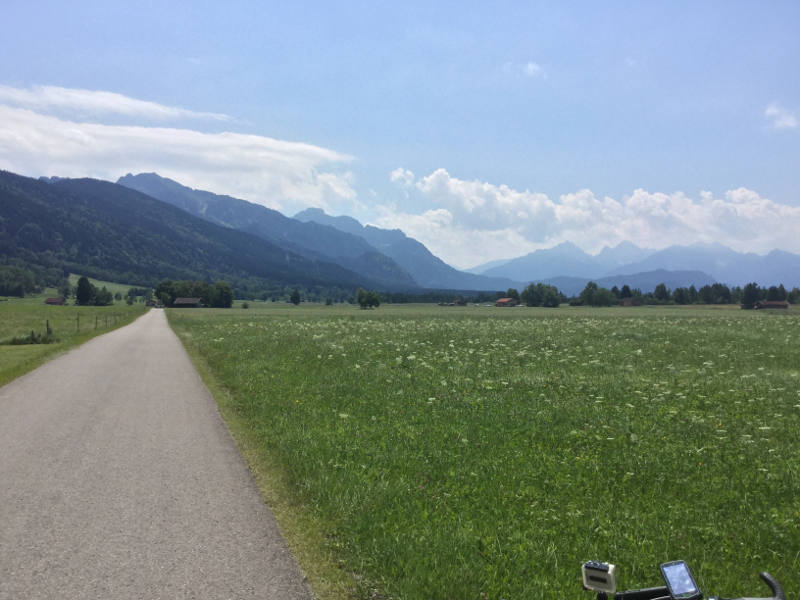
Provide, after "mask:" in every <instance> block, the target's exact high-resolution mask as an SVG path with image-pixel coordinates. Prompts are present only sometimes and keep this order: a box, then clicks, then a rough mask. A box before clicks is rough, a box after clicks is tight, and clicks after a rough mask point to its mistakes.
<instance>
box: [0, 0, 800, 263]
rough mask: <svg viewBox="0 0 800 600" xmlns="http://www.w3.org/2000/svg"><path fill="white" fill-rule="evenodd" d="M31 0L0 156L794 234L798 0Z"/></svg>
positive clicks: (359, 212)
mask: <svg viewBox="0 0 800 600" xmlns="http://www.w3.org/2000/svg"><path fill="white" fill-rule="evenodd" d="M565 4H566V3H557V2H551V3H543V2H492V3H486V2H475V3H469V2H457V3H456V2H452V3H451V2H436V3H430V2H426V3H417V2H402V3H400V2H394V3H381V2H363V3H361V2H347V3H344V2H343V3H333V2H324V3H312V2H307V3H261V2H227V3H218V2H214V3H212V2H208V3H202V2H191V3H190V2H166V3H165V2H152V3H147V2H111V1H104V2H79V3H68V4H67V3H62V2H30V1H28V2H17V1H15V0H10V1H9V0H6V2H4V7H3V22H4V27H3V36H2V37H0V168H5V169H9V170H13V171H16V172H19V173H23V174H26V175H36V176H38V175H63V176H94V177H101V178H104V179H116V177H118V176H120V175H123V174H125V173H127V172H139V171H158V172H159V173H161V174H163V175H166V176H170V177H173V178H175V179H177V180H178V181H181V182H182V183H185V184H187V185H191V186H193V187H200V188H203V189H209V190H211V191H216V192H219V193H228V194H232V195H235V196H238V197H242V198H245V199H247V200H251V201H254V202H259V203H262V204H265V205H267V206H271V207H274V208H278V209H280V210H282V211H284V212H285V213H287V214H290V215H291V214H294V213H295V212H296V211H298V210H300V209H302V208H304V207H307V206H322V207H323V208H325V209H326V210H328V211H329V212H331V213H334V214H351V215H353V216H355V217H357V218H359V219H361V220H362V221H365V222H371V223H375V224H378V225H381V226H384V227H400V228H402V229H403V230H404V231H406V232H407V233H409V235H413V236H414V237H416V238H418V239H420V240H421V241H423V242H424V243H426V245H428V246H429V247H430V248H431V249H432V250H433V251H434V252H435V253H437V254H438V255H439V256H441V257H442V258H444V259H445V260H447V261H448V262H450V263H452V264H455V265H457V266H462V267H466V266H471V265H473V264H477V263H480V262H484V261H487V260H491V259H496V258H503V257H511V256H515V255H520V254H524V253H525V252H529V251H531V250H533V249H536V248H540V247H550V246H552V245H555V244H557V243H559V242H562V241H566V240H569V241H573V242H575V243H577V244H578V245H580V246H582V247H583V248H584V249H586V250H588V251H593V252H594V251H597V250H599V249H600V248H601V247H602V246H603V245H605V244H610V245H613V244H616V243H618V242H619V241H622V240H623V239H630V240H631V241H634V242H635V243H638V244H639V245H643V246H648V247H664V246H667V245H670V244H671V243H694V242H713V241H719V242H721V243H725V244H727V245H731V246H733V247H737V248H738V249H752V250H754V251H757V252H767V251H769V250H771V249H772V248H775V247H779V248H783V249H786V250H791V251H795V252H800V193H798V190H800V123H799V121H800V77H798V74H800V36H798V34H797V32H798V31H800V3H797V2H750V3H742V2H703V3H698V2H666V1H665V2H604V3H596V2H585V3H580V2H575V3H570V4H569V5H568V6H565Z"/></svg>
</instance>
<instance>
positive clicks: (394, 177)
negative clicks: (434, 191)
mask: <svg viewBox="0 0 800 600" xmlns="http://www.w3.org/2000/svg"><path fill="white" fill-rule="evenodd" d="M389 180H390V181H392V182H393V183H399V184H400V185H402V186H403V187H410V186H412V185H413V184H414V173H412V172H411V171H409V170H408V169H403V168H401V167H398V168H397V169H395V170H394V171H392V172H391V173H389Z"/></svg>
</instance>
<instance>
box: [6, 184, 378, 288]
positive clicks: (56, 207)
mask: <svg viewBox="0 0 800 600" xmlns="http://www.w3.org/2000/svg"><path fill="white" fill-rule="evenodd" d="M0 257H2V258H0V260H1V261H2V262H3V264H4V265H6V266H9V265H15V266H18V267H23V268H29V269H30V270H31V271H32V272H34V273H37V274H38V273H44V274H48V273H49V274H50V275H55V276H63V274H65V273H67V272H76V273H81V274H86V275H89V276H93V277H97V278H102V279H107V280H110V281H123V282H126V283H131V284H140V285H154V284H155V283H156V282H157V281H158V280H160V279H163V278H169V279H198V280H205V281H216V280H218V279H224V280H227V281H229V282H230V283H231V285H232V286H233V287H234V289H235V290H237V292H239V293H243V292H244V293H247V294H252V293H254V292H256V291H262V292H268V293H273V292H277V291H283V290H284V289H285V288H286V287H287V286H301V287H303V288H306V289H327V290H333V291H336V290H338V291H339V292H340V293H345V292H348V293H349V292H350V291H352V290H354V289H356V288H357V287H358V286H372V285H373V283H374V282H372V281H370V280H368V279H365V278H364V277H360V276H358V275H356V274H355V273H353V272H352V271H349V270H347V269H344V268H342V267H340V266H338V265H335V264H331V263H328V262H323V261H315V260H310V259H308V258H305V257H302V256H299V255H297V254H294V253H291V252H288V251H286V250H284V249H281V248H279V247H277V246H276V245H274V244H271V243H270V242H267V241H265V240H263V239H261V238H258V237H256V236H254V235H250V234H247V233H243V232H240V231H236V230H233V229H228V228H225V227H220V226H218V225H214V224H212V223H209V222H207V221H204V220H202V219H198V218H196V217H193V216H191V215H189V214H187V213H186V212H184V211H182V210H180V209H178V208H175V207H173V206H170V205H168V204H165V203H163V202H160V201H158V200H156V199H154V198H151V197H149V196H147V195H145V194H142V193H140V192H137V191H135V190H131V189H129V188H126V187H123V186H120V185H116V184H113V183H109V182H105V181H98V180H93V179H64V180H59V181H56V182H53V183H46V182H43V181H38V180H35V179H31V178H28V177H22V176H19V175H15V174H13V173H9V172H0Z"/></svg>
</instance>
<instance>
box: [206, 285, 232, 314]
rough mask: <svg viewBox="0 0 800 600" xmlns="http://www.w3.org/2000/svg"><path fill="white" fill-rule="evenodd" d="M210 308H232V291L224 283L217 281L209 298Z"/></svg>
mask: <svg viewBox="0 0 800 600" xmlns="http://www.w3.org/2000/svg"><path fill="white" fill-rule="evenodd" d="M211 306H214V307H216V308H230V307H231V306H233V290H231V286H230V285H228V283H227V282H225V281H218V282H217V283H216V285H215V286H214V293H213V294H212V297H211Z"/></svg>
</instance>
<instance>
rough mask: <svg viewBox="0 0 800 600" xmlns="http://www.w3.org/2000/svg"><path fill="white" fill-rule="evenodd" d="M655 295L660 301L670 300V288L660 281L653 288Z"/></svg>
mask: <svg viewBox="0 0 800 600" xmlns="http://www.w3.org/2000/svg"><path fill="white" fill-rule="evenodd" d="M653 297H654V298H655V299H656V300H658V301H659V302H667V301H669V290H668V289H667V286H666V284H663V283H659V284H658V285H657V286H656V289H654V290H653Z"/></svg>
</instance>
